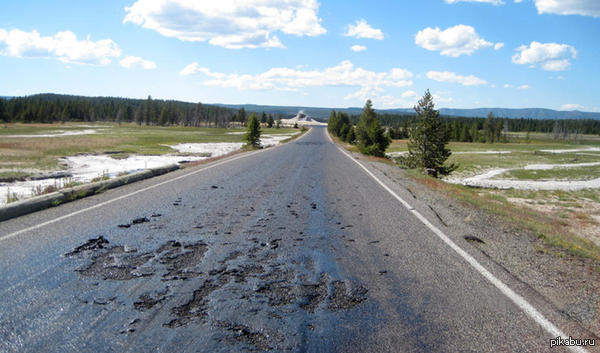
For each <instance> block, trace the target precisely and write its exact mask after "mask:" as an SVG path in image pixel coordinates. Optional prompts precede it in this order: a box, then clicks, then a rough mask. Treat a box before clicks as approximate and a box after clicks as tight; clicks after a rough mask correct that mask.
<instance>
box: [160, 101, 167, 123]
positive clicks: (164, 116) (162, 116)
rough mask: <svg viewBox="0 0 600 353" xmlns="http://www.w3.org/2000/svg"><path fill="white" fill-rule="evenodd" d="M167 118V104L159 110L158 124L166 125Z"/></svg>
mask: <svg viewBox="0 0 600 353" xmlns="http://www.w3.org/2000/svg"><path fill="white" fill-rule="evenodd" d="M168 120H169V117H168V113H167V106H165V105H163V107H162V109H161V110H160V116H159V118H158V124H159V125H166V124H167V121H168Z"/></svg>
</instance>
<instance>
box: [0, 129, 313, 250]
mask: <svg viewBox="0 0 600 353" xmlns="http://www.w3.org/2000/svg"><path fill="white" fill-rule="evenodd" d="M311 130H312V129H311ZM309 133H310V131H308V132H307V133H305V134H304V135H302V136H300V137H298V138H297V139H295V140H294V141H298V140H300V139H301V138H303V137H304V136H306V135H308V134H309ZM294 141H291V142H294ZM285 145H286V144H281V145H277V146H275V147H273V148H267V149H263V150H258V151H254V152H249V153H244V154H242V155H241V156H237V157H233V158H231V159H227V160H224V161H221V162H217V163H215V164H211V165H208V166H206V167H204V168H201V169H197V170H194V171H192V172H190V173H187V174H184V175H180V176H178V177H176V178H173V179H169V180H165V181H163V182H160V183H158V184H154V185H150V186H147V187H145V188H143V189H140V190H136V191H133V192H131V193H129V194H125V195H121V196H119V197H115V198H114V199H110V200H107V201H104V202H101V203H99V204H96V205H94V206H90V207H87V208H84V209H81V210H78V211H75V212H72V213H69V214H66V215H64V216H60V217H58V218H54V219H51V220H49V221H46V222H42V223H40V224H36V225H35V226H31V227H27V228H24V229H21V230H18V231H16V232H13V233H9V234H6V235H3V236H1V237H0V242H2V241H5V240H8V239H11V238H14V237H16V236H17V235H20V234H23V233H26V232H29V231H32V230H35V229H38V228H42V227H44V226H47V225H49V224H52V223H56V222H59V221H62V220H63V219H67V218H69V217H73V216H76V215H78V214H81V213H84V212H87V211H91V210H93V209H96V208H99V207H102V206H106V205H108V204H111V203H113V202H115V201H119V200H122V199H126V198H128V197H131V196H133V195H136V194H139V193H142V192H145V191H148V190H152V189H155V188H157V187H159V186H162V185H165V184H169V183H172V182H174V181H177V180H180V179H183V178H187V177H189V176H192V175H195V174H198V173H200V172H203V171H205V170H208V169H212V168H214V167H218V166H220V165H223V164H227V163H230V162H233V161H237V160H238V159H242V158H246V157H250V156H253V155H255V154H258V153H261V152H265V151H271V150H273V149H275V148H278V147H281V146H285Z"/></svg>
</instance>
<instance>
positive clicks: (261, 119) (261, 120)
mask: <svg viewBox="0 0 600 353" xmlns="http://www.w3.org/2000/svg"><path fill="white" fill-rule="evenodd" d="M266 122H267V114H265V112H262V114H261V116H260V123H261V124H265V123H266Z"/></svg>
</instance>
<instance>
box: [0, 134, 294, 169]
mask: <svg viewBox="0 0 600 353" xmlns="http://www.w3.org/2000/svg"><path fill="white" fill-rule="evenodd" d="M84 130H96V133H93V134H86V135H67V136H54V137H11V136H14V135H44V134H52V133H64V132H65V131H66V132H74V131H79V132H81V131H84ZM244 131H245V130H244V129H239V128H237V129H222V128H192V127H158V126H137V125H133V124H123V125H122V126H119V125H117V124H108V123H99V124H89V123H86V124H75V123H66V124H27V125H24V124H4V125H1V126H0V178H3V177H10V176H15V175H16V176H27V175H29V174H33V173H36V172H38V171H40V170H41V171H51V170H57V169H61V166H60V164H59V159H60V158H61V157H66V156H73V155H77V154H100V153H107V152H108V153H111V156H112V157H113V158H124V157H126V156H127V155H129V154H142V155H160V154H167V153H171V154H172V153H174V152H175V151H174V150H173V149H171V148H170V147H168V145H174V144H178V143H204V142H244V135H243V132H244ZM297 131H298V130H297V129H275V128H272V129H268V128H263V134H273V135H274V134H291V133H295V132H297Z"/></svg>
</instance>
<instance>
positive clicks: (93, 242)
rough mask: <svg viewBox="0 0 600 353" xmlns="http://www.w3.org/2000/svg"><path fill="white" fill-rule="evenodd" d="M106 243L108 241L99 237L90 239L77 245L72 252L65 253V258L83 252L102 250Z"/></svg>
mask: <svg viewBox="0 0 600 353" xmlns="http://www.w3.org/2000/svg"><path fill="white" fill-rule="evenodd" d="M108 243H109V241H108V240H106V239H105V238H104V237H103V236H102V235H101V236H99V237H98V238H94V239H90V240H88V241H87V242H85V243H83V244H82V245H79V246H78V247H76V248H75V249H73V250H72V251H70V252H68V253H66V254H65V256H73V255H76V254H79V253H82V252H84V251H90V250H98V249H104V248H105V247H106V245H108Z"/></svg>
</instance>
